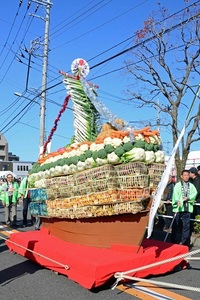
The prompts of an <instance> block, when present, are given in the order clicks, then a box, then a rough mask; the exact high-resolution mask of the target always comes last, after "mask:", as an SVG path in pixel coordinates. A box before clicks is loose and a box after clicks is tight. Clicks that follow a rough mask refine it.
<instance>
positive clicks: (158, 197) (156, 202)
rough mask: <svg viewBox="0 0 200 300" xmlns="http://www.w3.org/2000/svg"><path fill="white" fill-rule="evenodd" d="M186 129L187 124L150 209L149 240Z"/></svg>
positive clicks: (177, 142)
mask: <svg viewBox="0 0 200 300" xmlns="http://www.w3.org/2000/svg"><path fill="white" fill-rule="evenodd" d="M185 129H186V124H185V125H184V126H183V129H182V131H181V134H180V136H179V138H178V140H177V141H176V144H175V146H174V148H173V150H172V153H171V156H170V159H169V160H168V162H167V165H166V169H165V171H164V173H163V175H162V177H161V180H160V183H159V185H158V187H157V190H156V192H155V195H154V199H153V202H152V205H151V209H150V214H149V222H148V230H147V238H150V236H151V234H152V231H153V225H154V218H155V215H156V213H157V210H158V207H159V204H160V200H161V197H162V195H163V193H164V190H165V188H166V185H167V183H168V180H169V175H170V172H171V169H172V164H173V161H174V157H175V154H176V151H177V149H178V146H179V144H180V141H181V139H182V137H183V135H184V134H185Z"/></svg>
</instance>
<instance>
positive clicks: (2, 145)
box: [0, 133, 34, 178]
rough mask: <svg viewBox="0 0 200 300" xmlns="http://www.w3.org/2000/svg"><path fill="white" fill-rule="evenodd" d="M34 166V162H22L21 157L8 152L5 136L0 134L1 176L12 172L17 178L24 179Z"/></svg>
mask: <svg viewBox="0 0 200 300" xmlns="http://www.w3.org/2000/svg"><path fill="white" fill-rule="evenodd" d="M33 164H34V162H31V161H20V158H19V156H17V155H15V154H13V153H12V152H8V142H7V140H6V138H5V137H4V135H3V134H1V133H0V172H1V174H6V171H12V172H13V173H14V174H15V175H16V177H17V178H24V177H25V176H27V174H28V172H29V170H30V169H31V168H32V165H33ZM0 176H1V175H0ZM3 177H4V176H3Z"/></svg>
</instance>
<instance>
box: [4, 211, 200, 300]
mask: <svg viewBox="0 0 200 300" xmlns="http://www.w3.org/2000/svg"><path fill="white" fill-rule="evenodd" d="M21 216H22V213H21V206H18V228H17V230H18V231H28V230H34V228H33V227H32V226H30V227H26V228H22V217H21ZM3 222H4V209H3V207H1V206H0V285H1V289H0V299H1V300H13V299H15V300H25V299H29V300H30V299H34V300H46V299H48V300H62V299H65V300H66V299H69V300H71V299H77V300H93V299H97V300H107V299H109V300H114V299H115V300H116V299H120V300H130V299H165V300H167V299H175V300H178V299H182V300H183V299H185V300H186V299H193V300H197V299H199V298H200V293H198V292H195V291H188V290H182V289H174V288H165V287H163V288H160V287H155V285H153V287H152V285H151V284H147V286H146V284H145V283H141V282H137V283H136V282H130V284H131V286H130V287H127V286H125V285H123V284H121V285H119V286H118V287H117V288H115V289H114V290H111V288H110V285H109V284H108V285H107V286H103V287H100V288H98V289H96V290H93V291H89V290H86V289H84V288H83V287H81V286H80V285H78V284H77V283H75V282H73V281H71V280H69V279H68V278H67V277H66V276H63V275H58V274H56V273H54V272H53V271H51V270H48V269H45V268H43V267H41V266H39V265H38V264H35V263H34V262H32V261H30V260H27V259H26V258H24V257H22V256H20V255H18V254H11V253H10V252H9V250H8V248H7V246H6V245H5V239H6V238H8V237H9V232H8V231H9V230H12V229H9V228H7V231H5V225H4V224H3ZM196 249H198V248H196V247H195V248H193V249H192V251H194V250H196ZM195 256H196V257H200V253H198V254H196V255H195ZM199 278H200V260H199V259H198V260H197V261H191V262H190V268H188V269H185V270H181V271H178V272H174V273H172V274H168V275H165V276H159V277H156V278H155V277H154V278H150V279H153V280H156V281H163V282H168V283H176V284H179V285H180V284H182V285H183V286H193V287H199V286H200V284H199V283H200V280H199ZM134 284H137V286H133V285H134Z"/></svg>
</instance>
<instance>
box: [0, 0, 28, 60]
mask: <svg viewBox="0 0 200 300" xmlns="http://www.w3.org/2000/svg"><path fill="white" fill-rule="evenodd" d="M22 2H23V0H20V1H19V5H18V9H17V12H16V14H15V17H14V20H13V22H12V25H11V28H10V31H9V33H8V36H7V38H6V41H5V43H4V45H3V48H2V50H1V52H0V56H1V55H2V54H3V52H4V50H5V47H6V45H7V44H8V40H9V38H10V35H11V32H12V30H13V27H14V25H15V21H16V19H17V16H18V14H19V10H20V8H21V5H22Z"/></svg>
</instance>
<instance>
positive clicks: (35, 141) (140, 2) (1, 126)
mask: <svg viewBox="0 0 200 300" xmlns="http://www.w3.org/2000/svg"><path fill="white" fill-rule="evenodd" d="M52 2H53V5H52V8H51V11H50V38H49V40H50V43H49V49H50V52H49V67H48V87H50V86H54V85H56V84H58V85H57V86H56V87H54V88H51V89H50V90H49V91H48V93H47V103H46V119H45V121H46V122H45V125H46V126H45V127H46V135H47V137H48V135H49V133H50V131H51V128H52V127H53V125H54V120H55V118H56V117H57V115H58V112H59V110H60V108H61V105H62V103H63V101H64V99H65V96H66V89H65V87H64V84H59V83H60V82H61V81H62V76H61V75H60V74H59V72H58V71H59V70H62V71H65V72H70V66H71V63H72V61H73V60H74V59H76V58H84V59H85V60H86V61H88V63H89V65H90V67H92V70H91V71H90V73H89V75H88V76H87V79H88V80H89V81H92V82H93V83H94V84H97V85H98V86H99V90H98V93H99V100H100V101H102V102H103V103H104V104H105V105H106V106H107V107H108V108H109V109H110V110H111V111H112V112H113V113H114V114H116V115H117V116H118V117H121V118H123V119H124V120H126V121H134V122H138V123H135V127H141V124H142V121H143V120H150V121H151V122H152V123H154V124H155V123H156V119H157V117H158V112H157V111H156V110H155V109H151V110H149V108H148V109H142V110H141V109H138V108H136V106H134V104H133V105H127V104H125V103H122V102H121V100H122V99H127V98H128V95H127V93H126V89H127V78H126V76H124V74H123V72H122V71H116V72H114V70H117V69H120V68H122V67H123V62H124V60H126V59H127V54H124V55H121V56H119V57H117V58H116V59H113V60H111V61H109V62H107V63H105V64H102V65H100V66H98V67H94V66H95V65H96V64H98V63H100V62H102V61H103V60H104V59H107V58H109V57H111V56H113V55H115V54H117V53H119V52H121V51H123V50H124V49H126V48H128V47H130V46H132V45H133V44H132V40H131V39H129V40H128V38H130V37H131V36H133V35H134V33H135V32H136V31H137V30H140V29H141V28H142V27H143V22H144V21H145V20H146V19H147V18H148V16H149V14H150V13H151V12H152V11H156V10H157V9H158V5H157V2H158V1H154V0H135V1H133V0H124V1H121V0H101V1H98V0H94V1H90V0H85V1H82V0H77V1H63V0H54V1H52ZM159 2H160V3H161V5H163V6H166V7H167V8H168V10H169V12H170V13H171V14H172V13H174V12H176V11H178V10H180V9H182V8H184V7H185V6H187V5H189V4H191V3H193V2H195V1H184V0H177V1H164V0H163V1H159ZM19 3H20V1H18V0H7V1H4V4H3V5H2V6H1V10H0V28H1V41H0V91H1V106H0V131H1V132H2V133H3V134H4V135H5V137H6V139H7V141H8V143H9V151H10V152H12V153H14V154H16V155H18V156H20V159H21V160H23V161H36V160H37V158H38V154H39V136H40V131H39V127H40V106H39V102H38V101H39V99H38V98H36V99H35V101H36V102H38V103H35V102H32V105H31V107H29V106H28V104H29V100H28V99H33V98H34V95H36V94H37V93H38V92H39V91H40V88H41V85H42V53H43V50H42V47H41V45H40V44H41V43H42V39H43V37H44V28H45V22H44V20H43V19H42V18H43V17H44V16H45V9H44V7H42V6H40V7H39V9H38V11H37V13H36V15H37V16H38V17H33V16H32V15H31V14H34V11H35V9H36V3H35V2H32V3H31V6H30V7H29V9H28V10H27V3H28V1H27V0H23V2H22V4H21V6H20V7H19ZM125 40H127V41H126V42H124V43H121V42H122V41H125ZM118 44H119V45H118ZM33 45H34V51H33V55H32V57H31V68H30V70H29V76H27V74H28V67H27V65H28V52H29V53H30V50H31V47H32V46H33ZM116 45H118V46H116ZM114 46H115V47H114ZM108 49H110V50H109V51H107V50H108ZM27 51H28V52H27ZM19 60H20V61H19ZM93 67H94V68H93ZM111 71H113V72H111ZM27 83H28V85H27V87H28V89H27V91H25V89H26V84H27ZM16 92H18V93H20V94H23V96H24V97H17V96H16V95H14V93H16ZM26 105H27V108H24V107H25V106H26ZM71 106H72V104H71V103H70V104H69V108H70V107H71ZM20 111H21V113H20ZM72 135H73V115H72V112H71V110H69V109H67V110H66V111H65V113H64V114H63V115H62V117H61V121H60V122H59V124H58V128H57V131H56V133H55V134H54V136H53V139H52V146H51V150H52V151H55V150H57V149H58V148H61V147H63V146H64V145H66V144H68V143H69V141H70V138H71V137H72ZM161 137H162V139H163V142H164V146H166V148H165V150H166V152H169V151H171V148H172V144H171V137H170V132H169V131H167V130H162V129H161ZM193 150H197V149H195V147H194V149H193Z"/></svg>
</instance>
